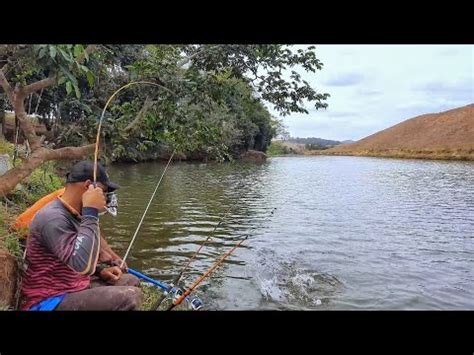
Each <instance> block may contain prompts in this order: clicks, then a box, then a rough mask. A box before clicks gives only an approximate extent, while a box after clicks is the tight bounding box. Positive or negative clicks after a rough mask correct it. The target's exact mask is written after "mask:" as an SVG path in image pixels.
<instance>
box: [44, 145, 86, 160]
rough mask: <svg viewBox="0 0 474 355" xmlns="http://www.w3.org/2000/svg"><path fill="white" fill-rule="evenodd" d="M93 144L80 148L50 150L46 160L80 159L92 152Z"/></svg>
mask: <svg viewBox="0 0 474 355" xmlns="http://www.w3.org/2000/svg"><path fill="white" fill-rule="evenodd" d="M94 148H95V144H88V145H84V146H82V147H64V148H59V149H55V150H50V151H49V153H48V160H67V159H82V158H84V157H86V156H88V155H89V154H92V153H93V152H94Z"/></svg>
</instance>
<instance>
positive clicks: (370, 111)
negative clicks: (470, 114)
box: [268, 45, 474, 140]
mask: <svg viewBox="0 0 474 355" xmlns="http://www.w3.org/2000/svg"><path fill="white" fill-rule="evenodd" d="M295 47H296V48H294V49H297V48H300V47H306V46H295ZM316 56H317V57H318V59H320V60H321V61H322V62H323V64H324V66H323V69H322V70H320V71H317V72H316V73H315V74H314V73H306V72H305V71H304V70H302V69H298V70H297V71H298V72H299V73H301V74H302V75H303V78H304V79H305V80H306V81H308V82H309V83H310V84H311V85H312V86H313V88H316V90H317V91H318V92H321V93H324V92H327V93H329V94H330V95H331V97H330V98H329V99H328V101H327V103H328V104H329V107H328V108H327V109H326V110H324V109H321V110H317V111H316V110H315V109H314V107H312V106H311V105H309V104H307V105H306V107H307V109H308V110H309V115H305V114H292V115H290V116H287V117H285V118H283V120H284V123H285V125H286V126H287V127H288V131H289V132H290V135H291V136H293V137H319V138H325V139H334V140H347V139H351V140H358V139H361V138H363V137H366V136H368V135H370V134H372V133H375V132H377V131H380V130H382V129H384V128H387V127H390V126H393V125H394V124H397V123H399V122H402V121H404V120H406V119H408V118H411V117H414V116H417V115H421V114H424V113H432V112H440V111H445V110H448V109H451V108H456V107H459V106H464V105H467V104H469V103H474V46H472V45H466V46H457V45H447V46H441V45H439V46H435V45H429V46H428V45H316ZM268 106H269V109H270V112H272V114H274V115H275V116H277V117H278V113H277V112H276V111H274V110H273V109H272V108H271V107H270V105H268Z"/></svg>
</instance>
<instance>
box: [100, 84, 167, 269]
mask: <svg viewBox="0 0 474 355" xmlns="http://www.w3.org/2000/svg"><path fill="white" fill-rule="evenodd" d="M132 85H151V86H157V87H160V88H162V89H165V90H167V91H169V92H170V93H172V94H173V95H176V94H175V93H174V92H173V91H171V90H170V89H168V88H166V87H164V86H163V85H160V84H157V83H154V82H151V81H145V80H141V81H132V82H130V83H128V84H125V85H123V86H121V87H120V88H118V89H117V90H115V92H114V93H113V94H112V95H111V96H110V97H109V99H108V100H107V102H106V103H105V106H104V109H103V110H102V114H101V115H100V119H99V125H98V127H97V136H96V140H95V151H94V173H93V177H94V182H93V185H94V187H95V186H97V165H98V158H99V142H100V133H101V128H102V122H103V120H104V116H105V111H106V110H107V107H108V106H109V104H110V103H111V102H112V100H113V99H114V97H115V96H117V95H118V93H119V92H120V91H122V90H124V89H126V88H128V87H130V86H132ZM175 152H176V149H175V150H174V151H173V154H171V156H170V159H169V160H168V164H167V165H166V167H165V170H164V171H163V174H162V175H161V178H160V180H159V181H158V184H157V185H156V188H155V191H154V192H153V194H152V196H151V198H150V201H149V202H148V206H147V207H146V209H145V212H144V213H143V216H142V218H141V220H140V223H139V224H138V227H137V229H136V231H135V234H134V236H133V238H132V240H131V242H130V244H129V246H128V249H127V252H126V253H125V256H124V258H123V259H122V263H121V264H120V268H123V265H124V264H125V259H126V258H127V256H128V253H129V252H130V250H131V248H132V245H133V243H134V242H135V238H136V236H137V234H138V231H139V229H140V227H141V224H142V222H143V220H144V219H145V215H146V213H147V212H148V208H149V207H150V205H151V202H152V200H153V197H154V196H155V194H156V191H157V190H158V187H159V186H160V183H161V180H162V179H163V176H164V175H165V173H166V170H167V169H168V166H169V164H170V163H171V160H172V159H173V156H174V153H175Z"/></svg>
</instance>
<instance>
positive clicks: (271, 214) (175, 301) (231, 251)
mask: <svg viewBox="0 0 474 355" xmlns="http://www.w3.org/2000/svg"><path fill="white" fill-rule="evenodd" d="M276 209H277V207H274V208H273V209H272V211H271V212H270V215H269V216H268V217H267V218H270V217H271V216H273V214H274V213H275V210H276ZM257 227H258V226H256V227H254V228H252V229H251V230H250V231H249V232H248V234H247V235H246V236H245V237H244V238H243V239H242V240H240V242H239V243H237V245H235V246H234V247H233V248H232V249H231V250H229V251H228V252H227V253H225V254H224V255H223V256H222V257H221V258H219V259H218V260H217V261H216V262H215V263H214V264H213V265H212V266H211V267H210V268H209V269H208V270H207V271H206V272H205V273H204V274H203V275H202V276H200V277H199V278H198V280H197V281H196V282H194V284H193V285H192V286H191V287H190V288H188V289H187V290H186V291H184V292H182V295H181V296H180V297H179V298H177V297H176V296H175V298H174V300H173V302H172V304H171V305H170V306H169V307H168V309H167V310H168V311H170V310H172V309H173V308H174V307H176V306H178V305H179V304H180V303H181V302H182V301H183V300H184V299H185V298H186V297H187V296H188V295H189V294H190V293H191V292H192V291H193V290H194V289H195V288H196V287H197V286H199V284H200V283H201V282H202V281H203V280H204V279H205V278H206V277H208V276H209V275H210V274H211V273H212V272H214V271H215V270H216V269H217V268H218V267H219V266H220V265H221V264H222V263H223V262H224V260H225V259H226V258H227V257H228V256H229V255H230V254H232V253H233V252H234V251H235V250H236V249H237V248H238V247H239V246H240V245H241V244H242V243H243V242H244V241H245V240H247V239H248V238H249V236H250V234H251V232H252V231H253V230H255V229H257Z"/></svg>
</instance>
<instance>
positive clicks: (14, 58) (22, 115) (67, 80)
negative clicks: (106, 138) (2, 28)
mask: <svg viewBox="0 0 474 355" xmlns="http://www.w3.org/2000/svg"><path fill="white" fill-rule="evenodd" d="M94 49H95V46H88V47H87V48H84V47H83V46H78V45H76V46H69V45H65V46H49V45H42V46H22V45H17V46H13V45H12V46H10V45H8V46H2V47H1V51H0V57H1V58H2V59H3V61H4V62H5V61H6V64H4V65H3V67H2V68H1V69H0V86H1V87H2V88H3V91H4V93H5V94H6V97H7V99H8V103H9V105H10V106H11V107H12V108H13V111H14V112H15V116H16V119H17V120H18V122H19V126H20V129H21V131H22V133H23V134H24V136H25V139H26V140H27V142H28V145H29V147H30V149H31V154H30V155H29V157H28V158H27V159H26V160H24V161H23V162H22V163H21V164H20V165H19V166H17V167H14V168H13V169H10V170H9V171H7V172H6V173H5V174H4V175H2V176H1V178H0V193H1V194H3V195H6V194H8V193H9V192H10V191H11V190H13V188H14V187H15V186H16V185H17V183H18V182H20V181H21V180H22V179H23V178H25V177H27V176H28V175H30V174H31V172H32V171H33V170H34V169H36V168H37V167H39V166H40V165H41V164H42V163H43V162H45V161H49V160H59V159H75V158H82V157H84V156H86V155H88V154H90V153H91V152H92V150H93V147H94V146H93V145H87V146H83V147H64V148H61V149H50V148H47V147H44V146H43V144H42V143H43V139H42V137H38V136H37V135H36V132H35V129H34V126H33V125H32V124H31V122H30V121H29V120H28V119H27V114H26V111H25V100H26V98H27V97H28V96H29V95H31V94H33V93H35V92H38V91H40V90H44V89H46V88H48V87H50V86H53V85H65V87H66V90H67V91H68V93H71V92H72V91H74V92H75V94H76V96H80V92H79V88H78V83H77V76H80V75H86V76H87V78H88V80H92V79H91V78H92V76H91V75H92V73H90V71H89V70H88V68H87V67H86V66H84V65H83V64H82V63H83V62H84V61H85V60H87V59H88V56H89V54H90V53H91V52H93V51H94ZM33 76H41V77H42V78H41V79H38V80H35V81H34V82H32V83H30V84H27V83H26V80H27V79H28V78H29V77H33ZM7 77H9V78H7Z"/></svg>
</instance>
